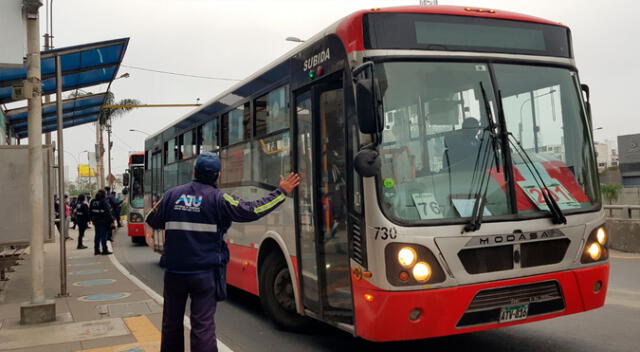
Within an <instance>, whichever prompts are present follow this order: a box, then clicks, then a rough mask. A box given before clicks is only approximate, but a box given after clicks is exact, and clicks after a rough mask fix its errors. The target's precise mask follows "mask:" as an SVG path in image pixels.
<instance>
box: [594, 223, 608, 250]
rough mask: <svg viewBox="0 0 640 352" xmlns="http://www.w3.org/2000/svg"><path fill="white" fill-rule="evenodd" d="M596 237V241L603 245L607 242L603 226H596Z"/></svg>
mask: <svg viewBox="0 0 640 352" xmlns="http://www.w3.org/2000/svg"><path fill="white" fill-rule="evenodd" d="M596 239H597V240H598V243H600V244H601V245H603V246H604V244H605V243H606V242H607V231H605V230H604V227H598V230H597V231H596Z"/></svg>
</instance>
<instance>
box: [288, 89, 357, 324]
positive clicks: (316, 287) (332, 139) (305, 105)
mask: <svg viewBox="0 0 640 352" xmlns="http://www.w3.org/2000/svg"><path fill="white" fill-rule="evenodd" d="M295 103H296V117H295V120H296V128H297V134H296V135H297V141H296V143H297V148H296V150H297V151H298V155H297V158H296V162H297V164H296V167H297V170H298V172H299V173H300V176H301V179H302V180H301V183H300V186H299V187H298V192H297V196H296V209H298V211H297V212H296V223H297V226H296V235H297V236H298V238H299V240H298V244H299V246H298V247H299V248H300V250H299V254H298V255H299V256H298V258H299V259H298V264H299V268H300V274H299V275H300V276H301V277H299V282H301V288H302V297H303V303H304V307H305V309H306V310H307V312H309V311H310V312H311V313H312V314H313V315H315V316H317V317H318V318H319V319H321V320H325V321H334V322H340V323H352V322H353V302H352V297H351V281H350V274H349V272H350V269H349V245H348V238H349V237H348V231H347V228H348V227H347V214H348V213H349V209H348V202H347V194H348V193H347V192H348V191H347V176H346V172H345V171H346V170H345V168H346V160H347V156H346V152H347V136H346V134H345V130H346V129H345V108H344V92H343V88H342V81H341V80H334V81H332V82H329V83H322V84H319V85H316V86H314V87H312V88H311V89H308V90H305V91H302V92H299V93H298V94H296V96H295Z"/></svg>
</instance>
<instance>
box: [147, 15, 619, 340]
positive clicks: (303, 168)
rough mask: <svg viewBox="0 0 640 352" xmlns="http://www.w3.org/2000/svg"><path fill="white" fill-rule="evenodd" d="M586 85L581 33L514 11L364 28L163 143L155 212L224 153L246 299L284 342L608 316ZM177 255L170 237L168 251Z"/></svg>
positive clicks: (299, 59) (221, 99)
mask: <svg viewBox="0 0 640 352" xmlns="http://www.w3.org/2000/svg"><path fill="white" fill-rule="evenodd" d="M590 121H591V120H590V109H589V102H588V87H587V86H586V85H582V84H581V83H580V81H579V78H578V70H577V68H576V65H575V61H574V56H573V50H572V47H571V35H570V31H569V28H567V27H566V26H564V25H562V24H559V23H556V22H552V21H548V20H544V19H540V18H536V17H531V16H527V15H522V14H516V13H510V12H506V11H501V10H487V9H477V8H465V7H452V6H415V7H398V8H387V9H371V10H364V11H359V12H356V13H353V14H350V15H348V16H347V17H345V18H343V19H341V20H339V21H338V22H336V23H335V24H333V25H332V26H330V27H328V28H326V29H325V30H324V31H322V32H321V33H319V34H317V35H316V36H314V37H313V38H311V39H309V40H307V41H305V42H304V43H303V44H301V45H299V46H298V47H296V48H295V49H293V50H292V51H290V52H289V53H287V54H285V55H284V56H282V57H281V58H279V59H278V60H276V61H274V62H273V63H271V64H270V65H268V66H267V67H265V68H263V69H261V70H259V71H258V72H256V73H255V74H253V75H252V76H251V77H249V78H247V79H246V80H244V81H242V82H240V83H238V84H237V85H235V86H233V87H232V88H230V89H229V90H227V91H225V92H224V93H222V94H220V95H218V96H216V97H215V98H213V99H211V100H209V101H208V102H207V103H205V104H203V106H202V107H199V108H198V109H196V110H194V111H193V112H191V113H189V114H187V115H186V116H184V117H183V118H181V119H180V120H178V121H177V122H176V123H174V124H172V125H171V126H168V127H167V128H165V129H163V130H161V131H159V132H158V133H156V134H155V135H152V136H150V137H149V138H147V139H146V140H145V153H146V158H147V160H148V163H146V175H147V177H146V178H145V182H147V185H148V186H147V187H146V188H145V191H146V193H145V208H147V209H149V208H150V207H151V205H152V203H153V202H154V201H157V200H158V199H159V198H160V196H161V195H162V193H163V192H164V191H166V190H167V189H169V188H171V187H173V186H176V185H178V184H182V183H186V182H189V181H190V180H191V169H192V167H193V161H194V158H195V157H196V156H197V155H198V153H200V152H202V151H212V152H215V153H219V155H220V158H221V160H222V173H221V179H220V182H219V186H220V187H221V188H222V189H223V190H225V191H226V192H232V193H235V194H236V195H238V196H240V197H242V198H244V199H255V198H258V197H261V196H264V195H265V194H266V193H267V192H268V191H269V190H272V189H274V188H275V187H276V186H277V184H278V180H279V177H280V175H286V174H287V173H289V172H290V171H292V170H293V171H296V172H298V173H300V175H301V176H302V183H301V185H300V187H299V188H298V189H297V191H296V192H295V194H294V195H293V197H292V198H291V199H289V200H288V201H287V202H285V204H284V205H283V206H281V207H280V208H278V209H277V211H275V212H274V213H272V214H270V215H269V216H267V217H265V218H264V219H262V220H260V221H259V222H255V223H249V224H234V225H233V226H232V227H231V229H230V231H229V233H228V234H227V236H226V239H225V240H226V242H227V243H228V245H229V248H230V251H231V262H230V263H229V265H228V268H227V270H228V275H227V278H228V282H229V284H230V285H233V286H236V287H239V288H241V289H243V290H246V291H248V292H251V293H254V294H256V295H259V296H260V299H261V302H262V304H263V305H264V308H265V311H266V312H267V313H268V314H269V315H270V316H271V318H272V319H273V320H274V321H275V322H276V323H277V324H278V325H280V326H283V327H287V328H295V327H297V326H299V324H301V322H302V319H303V317H305V316H306V317H312V318H315V319H318V320H321V321H324V322H326V323H329V324H332V325H334V326H336V327H339V328H341V329H344V330H346V331H349V332H351V333H352V334H353V335H354V336H359V337H362V338H364V339H367V340H372V341H394V340H408V339H422V338H428V337H435V336H444V335H452V334H460V333H467V332H473V331H478V330H485V329H493V328H498V327H505V326H511V325H516V324H523V323H528V322H533V321H539V320H543V319H549V318H554V317H558V316H563V315H568V314H574V313H579V312H583V311H587V310H591V309H595V308H598V307H601V306H602V305H603V304H604V301H605V295H606V291H607V284H608V276H609V263H608V252H607V236H606V231H605V229H604V227H603V224H604V222H605V216H604V212H603V210H602V206H601V196H600V190H599V184H598V177H597V173H596V163H595V157H594V148H593V143H592V136H591V132H592V127H591V122H590ZM154 241H155V249H156V250H158V251H161V250H162V246H163V236H162V235H156V236H154Z"/></svg>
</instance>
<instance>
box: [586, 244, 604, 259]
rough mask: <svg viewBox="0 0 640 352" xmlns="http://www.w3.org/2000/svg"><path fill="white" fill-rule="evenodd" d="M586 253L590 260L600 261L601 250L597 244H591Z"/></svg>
mask: <svg viewBox="0 0 640 352" xmlns="http://www.w3.org/2000/svg"><path fill="white" fill-rule="evenodd" d="M587 253H589V256H590V257H591V259H593V260H598V259H600V256H601V255H602V248H600V243H598V242H593V243H592V244H591V245H590V246H589V249H587Z"/></svg>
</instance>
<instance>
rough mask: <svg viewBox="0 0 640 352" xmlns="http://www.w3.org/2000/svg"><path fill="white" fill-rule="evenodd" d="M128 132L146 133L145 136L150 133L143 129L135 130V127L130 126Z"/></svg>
mask: <svg viewBox="0 0 640 352" xmlns="http://www.w3.org/2000/svg"><path fill="white" fill-rule="evenodd" d="M129 132H140V133H142V134H145V135H147V136H150V134H148V133H147V132H145V131H140V130H136V129H135V128H130V129H129Z"/></svg>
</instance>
